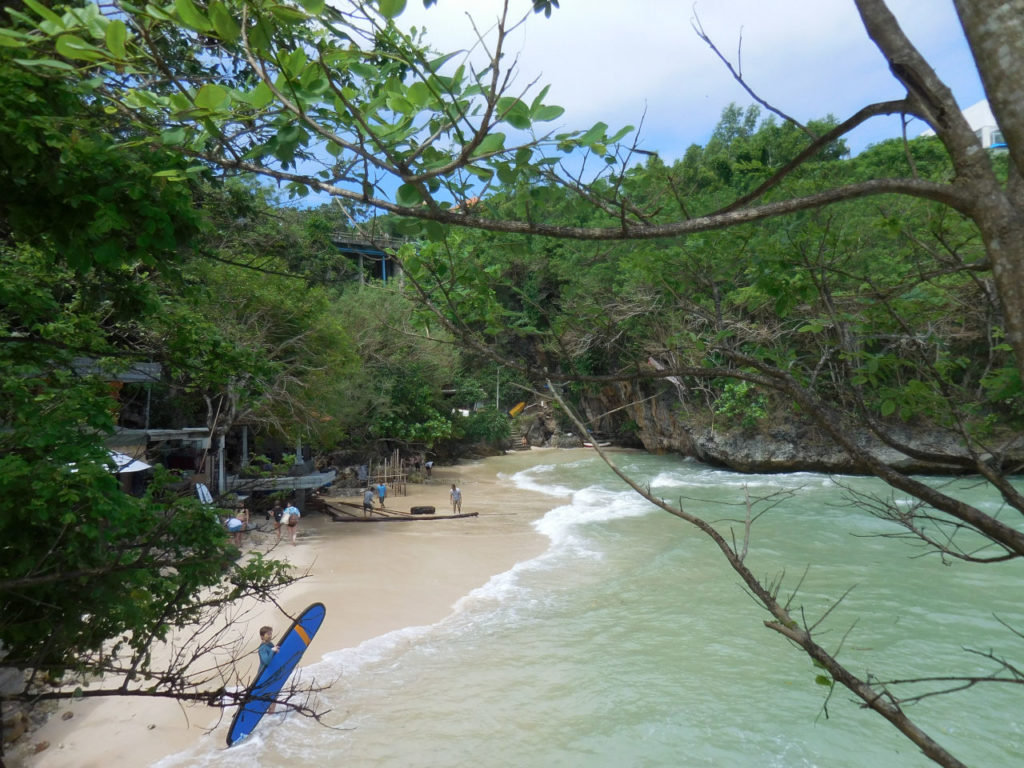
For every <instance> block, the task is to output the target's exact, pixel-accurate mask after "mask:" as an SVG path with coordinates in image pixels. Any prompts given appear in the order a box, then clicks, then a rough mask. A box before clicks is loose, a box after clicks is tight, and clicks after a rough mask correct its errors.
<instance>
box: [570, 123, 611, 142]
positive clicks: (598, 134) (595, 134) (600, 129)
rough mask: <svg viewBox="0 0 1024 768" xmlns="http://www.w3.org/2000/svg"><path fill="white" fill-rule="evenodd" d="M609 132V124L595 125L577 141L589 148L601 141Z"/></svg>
mask: <svg viewBox="0 0 1024 768" xmlns="http://www.w3.org/2000/svg"><path fill="white" fill-rule="evenodd" d="M607 130H608V124H607V123H595V124H594V127H593V128H591V129H590V130H589V131H587V132H586V133H584V134H583V135H582V136H580V137H579V139H577V141H578V142H579V143H580V144H581V145H582V146H584V147H589V146H590V145H591V144H593V143H595V142H597V141H600V140H602V139H603V138H604V134H605V131H607Z"/></svg>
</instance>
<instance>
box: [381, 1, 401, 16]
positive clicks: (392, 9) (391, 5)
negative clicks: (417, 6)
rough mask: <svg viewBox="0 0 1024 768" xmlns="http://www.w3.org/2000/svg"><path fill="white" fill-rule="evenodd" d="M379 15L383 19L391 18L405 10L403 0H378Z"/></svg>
mask: <svg viewBox="0 0 1024 768" xmlns="http://www.w3.org/2000/svg"><path fill="white" fill-rule="evenodd" d="M377 6H378V7H379V8H380V15H381V16H383V17H384V18H385V19H393V18H395V17H396V16H398V15H400V14H401V13H402V11H404V10H405V0H378V3H377Z"/></svg>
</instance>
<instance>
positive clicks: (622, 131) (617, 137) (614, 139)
mask: <svg viewBox="0 0 1024 768" xmlns="http://www.w3.org/2000/svg"><path fill="white" fill-rule="evenodd" d="M632 131H633V126H632V125H627V126H626V127H625V128H622V129H620V130H619V132H618V133H616V134H615V135H614V136H612V137H611V138H610V139H608V142H607V143H608V144H615V143H616V142H618V141H621V140H622V138H623V137H624V136H625V135H626V134H627V133H631V132H632Z"/></svg>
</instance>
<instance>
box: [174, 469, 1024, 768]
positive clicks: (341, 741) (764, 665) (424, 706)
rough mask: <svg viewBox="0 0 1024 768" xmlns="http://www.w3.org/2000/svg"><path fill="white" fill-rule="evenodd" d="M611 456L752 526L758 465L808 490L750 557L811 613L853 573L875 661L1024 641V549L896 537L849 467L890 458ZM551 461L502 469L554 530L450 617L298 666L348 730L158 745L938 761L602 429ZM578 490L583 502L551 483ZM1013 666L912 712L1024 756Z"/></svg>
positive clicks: (840, 613)
mask: <svg viewBox="0 0 1024 768" xmlns="http://www.w3.org/2000/svg"><path fill="white" fill-rule="evenodd" d="M615 457H616V460H617V462H618V463H619V464H620V466H622V467H623V468H625V469H627V470H628V471H630V472H631V473H633V474H634V475H635V476H638V477H641V478H644V479H645V481H646V482H649V483H650V484H651V486H652V489H653V490H654V492H655V493H656V494H658V495H660V496H662V497H665V498H668V499H672V500H676V499H680V498H681V499H683V500H684V503H685V505H686V506H687V508H688V509H689V510H690V511H693V512H695V513H700V514H702V515H704V516H706V517H707V518H709V519H712V520H718V521H720V522H719V524H718V526H719V528H720V529H722V530H726V529H728V528H729V527H732V528H734V529H735V530H736V532H737V536H740V535H741V529H742V525H741V524H740V523H730V522H728V519H739V518H742V516H743V509H742V501H743V498H744V486H746V488H747V490H748V491H749V493H750V494H751V495H752V496H756V495H764V494H768V493H772V492H775V491H778V490H782V489H788V490H790V491H792V492H793V495H792V496H791V497H789V498H787V499H785V500H783V501H782V503H780V504H779V505H778V506H776V507H774V508H773V509H772V510H771V511H769V512H768V513H766V514H765V515H763V516H762V517H760V518H758V520H757V521H756V524H755V525H754V528H753V536H752V538H751V541H750V553H749V555H748V562H749V563H750V564H751V565H752V566H753V569H754V571H755V572H756V573H758V574H760V575H763V576H764V577H765V578H768V579H774V578H776V577H779V576H780V574H783V573H784V574H785V575H784V576H783V577H782V586H781V588H780V594H782V595H788V594H789V593H790V592H791V591H792V590H793V589H794V588H795V587H796V586H797V583H798V582H799V581H800V579H801V578H802V579H803V582H802V585H801V587H800V591H799V594H798V595H797V596H796V597H795V598H794V605H799V606H803V609H804V611H805V613H806V616H807V618H808V621H809V622H813V621H816V620H817V619H818V618H819V617H820V616H821V615H822V613H823V612H824V611H826V610H827V609H828V607H829V606H830V605H832V603H833V602H834V601H835V600H836V599H837V598H838V597H839V596H841V595H842V594H843V593H844V592H846V591H847V590H848V589H850V588H851V587H853V590H852V592H850V594H849V595H848V597H847V598H846V599H845V600H844V601H843V602H842V603H841V604H840V605H839V606H838V607H837V608H836V609H835V610H834V611H833V612H832V613H831V615H830V616H829V618H828V620H827V621H826V622H825V623H824V625H823V627H822V628H820V629H819V632H821V633H822V634H820V636H819V641H820V642H821V643H822V644H823V645H825V646H826V647H828V648H829V649H830V650H832V649H835V648H836V647H837V646H839V645H840V644H842V648H843V650H842V652H841V654H840V658H841V659H842V660H844V661H845V662H846V663H847V664H848V666H849V667H850V668H851V669H852V670H853V671H854V672H856V673H859V674H861V675H869V674H870V675H872V676H874V677H878V678H906V677H919V676H928V675H946V674H953V673H959V674H976V673H985V672H989V671H991V670H992V668H993V664H992V663H991V662H990V661H987V660H985V659H984V658H982V657H981V656H980V655H977V654H969V653H966V652H965V650H964V649H965V648H973V649H975V650H979V651H993V652H995V653H997V654H1002V655H1005V656H1007V657H1009V658H1011V659H1016V660H1018V661H1020V660H1021V659H1022V657H1024V641H1022V640H1021V638H1020V637H1015V636H1014V635H1013V634H1012V633H1011V632H1010V631H1008V630H1007V629H1006V628H1005V627H1004V626H1003V625H1002V624H1001V623H1000V621H999V620H1002V621H1004V622H1007V623H1008V624H1010V625H1011V626H1015V627H1017V628H1018V629H1021V628H1024V601H1022V600H1021V593H1020V586H1021V584H1022V583H1024V579H1022V577H1024V565H1022V564H1020V563H1012V564H1008V565H999V566H978V565H968V564H963V563H953V564H950V565H945V564H943V563H942V562H941V561H940V560H939V559H938V558H937V557H934V556H922V552H921V550H920V549H918V548H916V547H914V546H912V545H910V544H908V543H907V542H904V541H899V540H895V539H892V538H887V537H885V536H884V534H887V533H892V532H894V530H895V529H894V528H893V527H892V526H891V525H890V524H887V523H884V522H881V521H879V520H877V519H875V518H874V517H872V516H871V515H869V514H868V513H866V512H865V511H863V510H862V509H861V508H859V507H858V506H856V505H853V504H851V503H850V500H849V492H848V491H847V490H846V489H845V488H844V486H845V485H850V486H852V487H854V488H857V489H859V490H861V491H868V492H876V493H877V494H879V495H881V496H885V497H888V496H890V495H891V494H890V492H889V491H887V490H886V489H885V488H884V486H883V485H882V484H881V483H879V482H877V481H874V480H870V479H865V478H856V479H851V478H845V479H836V478H830V477H827V476H824V475H816V474H798V475H784V476H776V475H772V476H768V475H738V474H735V473H727V472H722V471H719V470H714V469H711V468H709V467H706V466H704V465H701V464H698V463H694V462H690V461H685V460H682V459H679V458H678V457H655V456H650V455H647V454H643V453H632V452H624V453H617V454H615ZM538 460H539V461H541V462H544V463H539V464H537V465H536V466H533V467H530V468H528V469H526V470H523V471H519V472H515V473H510V474H509V476H508V477H507V478H506V481H507V482H508V483H510V484H514V485H516V486H517V487H520V488H524V489H526V488H529V489H533V490H538V491H541V492H547V493H551V494H552V499H553V501H552V509H551V510H550V511H549V512H548V513H547V514H546V515H545V516H544V517H543V518H542V519H540V520H538V521H537V523H536V526H537V528H538V530H539V531H540V532H541V533H543V534H544V535H545V536H547V537H548V538H549V540H550V547H549V548H548V550H547V552H546V553H544V554H543V555H542V556H540V557H538V558H536V559H534V560H531V561H529V562H525V563H520V564H518V565H517V566H516V567H515V568H513V569H512V570H511V571H509V572H507V573H504V574H500V575H498V576H496V577H494V578H493V579H492V580H491V581H490V582H489V583H488V584H486V585H483V586H481V587H480V588H479V589H476V590H474V591H473V592H472V593H471V594H469V595H467V596H465V597H464V598H463V599H462V600H461V601H460V602H459V603H458V604H457V605H456V606H455V608H454V610H453V612H452V614H451V615H450V616H449V617H448V618H446V619H445V620H444V621H442V622H440V623H439V624H437V625H434V626H431V627H417V628H409V629H406V630H402V631H399V632H394V633H391V634H389V635H386V636H384V637H380V638H376V639H374V640H372V641H368V642H366V643H364V644H362V645H361V646H359V647H358V648H354V649H345V650H341V651H335V652H332V653H327V654H326V655H325V656H324V658H323V660H322V661H320V662H318V663H316V664H314V665H312V666H310V667H307V668H306V669H305V670H303V674H304V675H305V676H307V677H308V678H312V679H315V680H316V681H317V682H320V683H326V682H330V683H332V685H331V687H330V689H329V690H328V691H327V692H325V693H324V694H322V696H323V700H322V702H321V703H322V705H324V706H326V707H328V708H330V709H331V710H332V712H331V714H330V715H329V716H328V717H327V722H329V723H331V724H333V725H336V726H337V728H336V729H332V728H326V727H324V726H323V725H318V724H316V723H314V722H311V721H308V720H304V719H302V718H299V717H295V716H289V717H288V718H287V719H282V717H281V716H276V717H274V718H269V719H268V720H267V721H265V722H264V723H263V724H262V725H261V727H260V729H259V730H258V732H257V733H256V734H255V735H254V736H253V737H252V738H250V739H249V740H247V741H246V742H245V743H243V744H241V745H239V746H236V747H234V748H232V749H231V750H224V749H221V747H220V743H219V742H218V743H217V745H216V746H214V744H213V739H214V737H213V736H211V737H209V739H208V740H205V741H204V743H201V744H200V745H198V746H197V747H196V748H195V749H193V750H190V751H189V752H187V753H184V754H181V755H176V756H172V757H170V758H168V759H166V760H164V761H162V762H161V763H159V765H160V768H172V767H177V766H237V765H242V764H249V765H259V766H270V767H272V768H273V767H276V766H282V767H283V766H294V765H330V766H335V765H352V766H424V767H426V766H527V767H533V766H537V767H538V768H539V767H540V766H546V767H549V766H567V767H568V766H608V767H609V768H611V767H612V766H615V767H619V766H780V767H781V766H822V767H823V768H824V767H826V766H827V767H828V768H843V767H844V766H850V767H853V766H858V767H860V766H871V767H872V768H886V767H888V766H892V767H893V768H896V767H897V766H898V767H899V768H906V767H908V766H910V767H913V766H927V765H932V763H930V762H929V761H928V760H926V759H925V758H924V757H922V756H921V755H920V754H918V753H917V750H916V749H915V747H914V746H913V745H911V744H910V743H909V742H907V741H906V740H905V739H903V738H902V737H901V736H900V735H899V734H897V733H896V732H895V731H894V730H893V729H892V727H891V726H889V725H888V724H887V723H885V722H884V721H882V720H881V718H880V717H879V716H877V715H874V714H871V713H869V712H865V711H863V710H861V709H860V708H859V707H858V706H857V704H856V703H855V702H853V701H852V700H851V696H850V695H849V694H847V693H844V692H843V691H842V690H839V689H837V690H836V691H835V692H834V694H833V695H832V696H831V698H828V699H827V694H828V689H827V688H825V687H823V686H821V685H818V684H816V683H815V676H816V670H815V669H814V668H813V667H812V665H811V663H810V661H809V660H807V659H806V658H805V657H804V656H802V655H801V654H800V653H798V652H797V651H796V650H794V649H793V648H791V647H790V646H789V645H788V643H787V642H786V641H785V640H784V639H783V638H781V637H780V636H778V635H777V634H776V633H774V632H772V631H770V630H768V629H766V628H764V627H763V625H762V623H761V622H762V620H763V619H764V618H766V616H765V614H764V612H763V611H762V610H760V609H759V608H758V607H757V606H756V605H755V604H754V603H753V601H752V599H751V598H749V597H748V596H747V595H746V594H745V593H744V591H743V589H742V588H741V586H740V584H739V579H738V577H736V576H735V575H734V574H733V573H732V572H731V571H730V570H729V569H728V568H727V567H726V565H725V563H724V561H723V560H722V558H721V555H720V554H719V553H718V552H717V550H716V549H715V547H714V546H713V545H712V544H711V542H710V541H708V540H706V539H705V538H703V537H702V536H701V535H700V534H699V533H698V532H697V531H695V530H694V529H692V528H690V527H688V526H687V525H686V524H684V523H682V522H681V521H679V520H676V519H675V518H672V517H670V516H669V515H667V514H665V513H664V512H661V511H659V510H657V509H655V508H654V507H652V506H651V505H649V504H647V503H646V502H644V501H643V500H642V499H640V498H639V497H638V496H636V495H635V494H634V493H632V491H630V490H629V489H628V488H626V487H625V486H624V485H623V484H622V483H621V481H619V480H618V479H617V478H615V477H614V476H613V475H611V474H610V473H609V471H608V470H607V469H606V468H605V466H604V465H603V464H602V463H601V462H600V460H599V459H598V458H597V457H596V456H593V455H591V454H590V453H589V452H584V451H571V452H564V453H561V452H556V453H552V452H545V453H544V454H541V455H540V458H539V459H538ZM960 487H961V490H960V493H962V494H963V495H964V496H966V497H970V498H972V499H973V500H975V501H979V500H981V501H983V502H984V500H983V499H980V498H979V494H980V491H979V490H977V489H972V488H970V487H969V484H967V483H960ZM566 491H569V492H570V498H571V501H570V502H569V503H567V504H565V503H562V500H561V498H559V499H557V500H556V498H555V497H556V496H558V497H562V496H564V495H565V494H566ZM719 502H724V503H726V504H730V505H732V506H722V505H721V504H720V503H719ZM984 503H987V504H988V505H990V508H991V509H993V510H995V509H997V508H998V504H997V501H996V500H992V501H989V502H984ZM737 505H740V506H737ZM805 570H806V575H805ZM997 617H998V619H997ZM1014 688H1016V689H1019V686H1002V687H1000V686H992V685H989V686H987V687H986V686H982V687H977V688H974V689H971V690H969V691H966V692H962V693H957V694H953V695H948V696H937V697H931V698H927V699H924V700H923V701H922V702H921V703H920V704H917V705H915V706H913V707H911V708H910V710H909V713H910V714H911V716H912V717H914V718H915V719H916V720H917V721H918V722H919V724H920V725H922V726H923V727H925V728H926V730H928V731H929V732H930V733H931V735H932V736H933V737H934V738H935V739H936V740H938V741H939V743H940V744H942V745H943V746H945V747H947V748H948V749H950V750H952V751H953V752H954V754H957V755H958V757H960V759H962V760H963V761H964V762H966V763H967V764H969V765H972V766H988V767H993V766H1017V765H1021V764H1022V755H1024V710H1022V708H1021V706H1020V700H1021V699H1020V693H1019V690H1016V691H1015V690H1014ZM1015 693H1016V695H1014V694H1015ZM826 711H827V713H826ZM218 733H219V732H218ZM215 735H216V734H215Z"/></svg>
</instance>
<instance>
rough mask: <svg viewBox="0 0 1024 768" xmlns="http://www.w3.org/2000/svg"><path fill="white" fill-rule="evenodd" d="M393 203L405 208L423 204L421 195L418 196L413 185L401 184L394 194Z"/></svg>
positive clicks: (418, 193) (418, 192)
mask: <svg viewBox="0 0 1024 768" xmlns="http://www.w3.org/2000/svg"><path fill="white" fill-rule="evenodd" d="M395 202H397V203H398V204H399V205H404V206H407V207H408V206H413V205H419V204H420V203H422V202H423V195H422V194H420V190H419V187H417V186H415V185H414V184H403V185H402V186H400V187H399V188H398V190H397V191H396V192H395Z"/></svg>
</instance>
